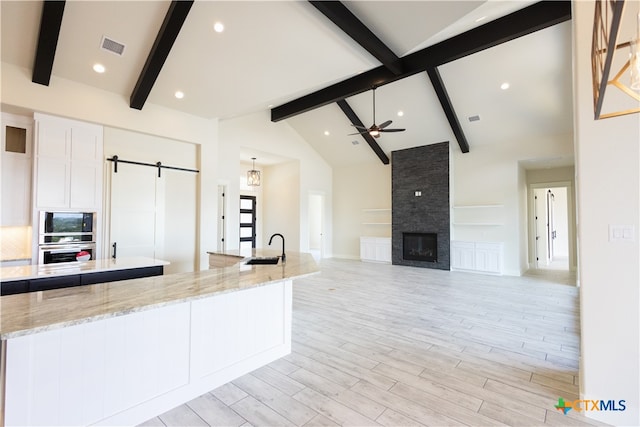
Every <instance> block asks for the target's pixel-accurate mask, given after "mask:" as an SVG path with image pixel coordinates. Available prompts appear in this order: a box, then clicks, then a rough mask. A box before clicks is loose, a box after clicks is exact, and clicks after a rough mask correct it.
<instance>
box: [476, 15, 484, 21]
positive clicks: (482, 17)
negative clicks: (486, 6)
mask: <svg viewBox="0 0 640 427" xmlns="http://www.w3.org/2000/svg"><path fill="white" fill-rule="evenodd" d="M485 19H487V17H486V16H481V17H480V18H478V19H476V22H480V21H484V20H485Z"/></svg>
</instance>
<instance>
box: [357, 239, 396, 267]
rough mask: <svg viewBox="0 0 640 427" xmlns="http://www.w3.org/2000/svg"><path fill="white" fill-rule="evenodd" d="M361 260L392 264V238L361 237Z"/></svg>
mask: <svg viewBox="0 0 640 427" xmlns="http://www.w3.org/2000/svg"><path fill="white" fill-rule="evenodd" d="M360 260H362V261H375V262H391V237H364V236H363V237H360Z"/></svg>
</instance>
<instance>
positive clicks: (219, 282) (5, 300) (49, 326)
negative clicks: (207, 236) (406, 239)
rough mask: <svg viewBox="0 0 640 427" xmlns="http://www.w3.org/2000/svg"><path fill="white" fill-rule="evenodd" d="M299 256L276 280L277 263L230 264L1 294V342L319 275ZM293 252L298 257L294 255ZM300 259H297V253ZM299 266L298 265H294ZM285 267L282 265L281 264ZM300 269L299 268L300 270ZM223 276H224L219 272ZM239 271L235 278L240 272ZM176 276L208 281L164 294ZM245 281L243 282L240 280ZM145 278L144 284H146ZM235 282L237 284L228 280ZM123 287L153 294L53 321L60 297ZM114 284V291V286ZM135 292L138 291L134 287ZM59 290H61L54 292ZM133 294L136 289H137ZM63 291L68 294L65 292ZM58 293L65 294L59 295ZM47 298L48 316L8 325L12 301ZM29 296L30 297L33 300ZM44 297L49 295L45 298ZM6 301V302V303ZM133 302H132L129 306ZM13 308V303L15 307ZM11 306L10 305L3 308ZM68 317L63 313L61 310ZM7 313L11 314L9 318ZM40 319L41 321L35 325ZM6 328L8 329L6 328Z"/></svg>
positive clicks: (182, 279) (178, 279) (119, 299)
mask: <svg viewBox="0 0 640 427" xmlns="http://www.w3.org/2000/svg"><path fill="white" fill-rule="evenodd" d="M299 255H308V257H309V258H310V261H311V263H310V261H309V259H305V260H304V263H303V264H302V267H301V266H300V264H301V263H300V262H298V263H297V264H296V265H295V266H294V267H293V269H294V272H293V273H292V274H285V273H284V271H283V273H282V277H275V278H272V277H271V275H270V274H268V273H265V272H270V271H271V270H269V267H271V268H273V267H275V266H251V270H248V271H246V272H243V273H249V276H246V277H241V276H240V275H239V273H236V270H238V267H237V266H232V267H226V268H223V269H217V270H204V271H196V272H192V273H176V274H168V275H163V276H155V277H148V278H142V279H131V280H125V281H120V282H112V283H102V284H96V285H87V286H81V287H74V288H64V289H57V290H51V291H39V292H31V293H28V294H19V295H8V296H5V297H2V298H0V304H1V308H2V309H1V310H0V315H1V316H2V324H1V325H0V326H2V328H1V329H0V340H8V339H13V338H18V337H22V336H26V335H31V334H36V333H41V332H46V331H51V330H55V329H60V328H65V327H70V326H75V325H80V324H83V323H89V322H95V321H99V320H104V319H109V318H114V317H119V316H125V315H128V314H133V313H138V312H143V311H147V310H153V309H157V308H162V307H166V306H169V305H174V304H180V303H185V302H193V301H197V300H200V299H205V298H210V297H214V296H217V295H222V294H226V293H231V292H239V291H244V290H249V289H253V288H257V287H261V286H268V285H270V284H274V283H279V282H283V281H287V280H293V279H300V278H304V277H308V276H312V275H314V274H318V273H319V269H318V268H317V265H316V264H315V261H313V258H312V257H311V255H309V254H299ZM294 256H295V255H294ZM296 258H297V257H296ZM294 264H295V263H294ZM277 267H278V268H280V269H282V268H283V266H280V265H279V266H277ZM296 269H298V270H296ZM219 272H221V273H219ZM219 274H220V275H219ZM236 275H237V276H236ZM172 279H175V282H176V283H180V282H185V283H189V281H193V282H194V283H197V282H198V281H205V280H206V281H209V282H210V283H209V284H208V285H203V286H204V289H199V288H198V289H185V290H184V291H183V292H184V295H182V296H165V295H164V292H163V291H164V288H166V287H171V286H172V284H171V281H172ZM241 279H242V283H241ZM145 281H146V282H145ZM229 282H236V283H233V284H231V283H229ZM124 286H138V287H141V289H142V290H143V291H145V292H150V293H151V296H149V297H146V298H145V299H144V300H143V301H141V302H140V303H138V304H136V303H129V302H128V301H127V300H126V298H125V297H124V295H121V296H119V297H117V298H115V300H114V301H109V302H108V303H105V307H97V308H90V309H91V310H92V311H93V312H92V313H89V314H86V315H85V314H78V315H77V317H73V318H67V319H59V320H56V319H55V315H56V313H55V311H56V310H59V308H58V309H56V305H55V304H56V301H54V300H56V299H57V300H58V301H57V303H58V305H59V306H60V307H62V306H64V305H65V303H66V302H68V300H65V298H66V297H68V298H77V297H81V294H79V292H81V291H84V292H87V293H96V294H100V293H102V294H105V293H106V294H109V293H110V291H112V290H113V292H114V293H117V292H118V291H119V292H120V293H122V294H125V295H126V290H123V288H122V287H124ZM154 286H157V287H158V288H161V289H154V288H153V287H154ZM111 287H113V289H112V288H111ZM136 290H139V289H138V288H136ZM56 292H57V293H58V294H56ZM134 292H135V290H134ZM65 293H66V294H67V295H65ZM56 295H62V296H60V297H58V296H56ZM44 296H51V298H50V301H47V302H45V303H43V304H51V305H52V307H47V310H45V314H44V315H42V312H38V311H39V308H38V307H36V308H35V309H34V313H33V316H34V317H33V319H32V320H31V321H29V320H28V319H24V320H23V321H22V322H18V323H19V325H17V326H12V325H10V324H8V322H9V319H10V317H11V315H12V313H11V309H14V310H15V311H16V315H17V316H18V317H19V316H20V314H18V313H19V311H20V307H19V306H17V304H12V303H13V302H22V303H23V305H24V306H26V307H34V303H33V301H34V300H35V301H38V300H40V301H41V300H42V299H43V298H44ZM95 298H96V299H97V301H96V304H99V302H100V296H96V297H95ZM29 299H31V300H29ZM44 299H46V298H44ZM5 304H7V305H6V306H5ZM107 304H111V305H113V306H114V307H113V308H109V307H108V306H107ZM118 304H123V305H125V306H124V307H116V306H117V305H118ZM127 304H131V305H127ZM12 306H14V307H12ZM5 307H7V308H5ZM63 315H64V313H63ZM5 316H7V317H6V318H5ZM39 316H41V317H46V316H53V317H54V318H53V319H52V320H50V321H44V320H42V319H41V318H39ZM34 323H41V324H34ZM5 328H6V329H5Z"/></svg>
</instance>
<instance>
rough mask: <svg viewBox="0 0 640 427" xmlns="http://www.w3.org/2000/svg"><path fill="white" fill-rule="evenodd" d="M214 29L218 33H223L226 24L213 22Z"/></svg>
mask: <svg viewBox="0 0 640 427" xmlns="http://www.w3.org/2000/svg"><path fill="white" fill-rule="evenodd" d="M213 30H214V31H215V32H216V33H221V32H223V31H224V24H223V23H222V22H216V23H215V24H213Z"/></svg>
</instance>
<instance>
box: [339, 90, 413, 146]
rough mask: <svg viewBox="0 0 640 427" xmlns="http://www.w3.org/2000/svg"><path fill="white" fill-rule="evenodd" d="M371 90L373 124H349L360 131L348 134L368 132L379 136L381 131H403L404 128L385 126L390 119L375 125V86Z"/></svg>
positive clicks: (388, 123)
mask: <svg viewBox="0 0 640 427" xmlns="http://www.w3.org/2000/svg"><path fill="white" fill-rule="evenodd" d="M372 92H373V125H371V127H368V128H367V127H364V126H359V125H353V124H352V125H351V126H354V127H356V128H357V129H358V130H359V131H360V132H356V133H350V134H349V135H363V134H365V133H368V134H369V135H371V136H372V137H374V138H380V133H381V132H403V131H405V129H390V128H387V126H389V125H390V124H391V120H387V121H386V122H383V123H380V124H379V125H376V88H375V87H374V88H372Z"/></svg>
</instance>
